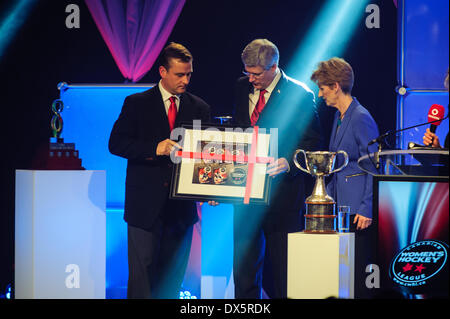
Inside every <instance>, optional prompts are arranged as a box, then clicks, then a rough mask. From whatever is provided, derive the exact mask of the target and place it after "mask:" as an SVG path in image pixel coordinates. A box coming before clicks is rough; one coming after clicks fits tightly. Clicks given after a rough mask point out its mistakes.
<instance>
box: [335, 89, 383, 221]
mask: <svg viewBox="0 0 450 319" xmlns="http://www.w3.org/2000/svg"><path fill="white" fill-rule="evenodd" d="M339 115H340V113H339V112H336V114H335V117H334V122H333V128H332V131H331V137H330V145H329V150H330V151H332V152H336V151H339V150H343V151H345V152H347V154H348V157H349V161H348V165H347V166H346V167H345V168H344V169H343V170H342V171H340V172H338V173H335V174H333V175H331V180H330V182H329V183H328V185H327V192H328V194H329V195H330V196H332V197H333V198H334V199H335V200H336V202H337V205H338V206H340V205H345V206H350V210H351V213H352V214H360V215H362V216H364V217H368V218H372V176H371V175H369V174H367V173H365V172H364V171H362V170H361V169H360V168H359V167H358V163H357V162H358V158H360V157H361V156H363V155H366V154H367V144H368V143H369V142H370V141H371V140H372V139H374V138H376V137H377V136H378V135H379V134H378V127H377V124H376V123H375V121H374V119H373V118H372V116H371V115H370V113H369V112H368V111H367V110H366V109H365V108H364V107H363V106H362V105H361V104H359V102H358V100H356V98H353V102H352V103H351V104H350V106H349V108H348V109H347V112H346V114H345V116H344V119H343V120H342V123H341V125H340V127H339V129H337V123H338V119H339ZM376 148H377V145H376V144H374V145H372V146H371V147H370V148H369V151H370V152H374V151H376ZM343 161H344V158H343V156H342V155H339V156H338V158H337V159H336V163H335V168H337V167H340V166H341V165H342V163H343Z"/></svg>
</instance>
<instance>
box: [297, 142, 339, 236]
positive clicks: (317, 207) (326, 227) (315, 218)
mask: <svg viewBox="0 0 450 319" xmlns="http://www.w3.org/2000/svg"><path fill="white" fill-rule="evenodd" d="M298 153H303V155H304V157H305V164H306V167H307V168H306V169H305V168H303V167H302V166H301V165H300V164H299V163H298V161H297V155H298ZM338 154H342V155H344V158H345V162H344V164H343V165H342V166H341V167H339V168H337V169H335V170H333V168H334V161H335V159H336V156H337V155H338ZM294 163H295V165H296V166H297V167H298V168H299V169H300V170H302V171H304V172H306V173H308V174H311V175H313V176H315V177H316V183H315V185H314V189H313V192H312V194H311V196H309V197H308V198H307V199H306V201H305V203H306V215H305V232H307V233H319V234H334V233H336V223H335V220H336V213H335V207H336V202H335V201H334V199H333V198H332V197H331V196H329V195H328V194H327V191H326V188H325V181H324V179H325V176H328V175H331V174H333V173H336V172H339V171H340V170H342V169H343V168H344V167H345V166H347V164H348V155H347V153H346V152H345V151H338V152H327V151H319V152H305V151H304V150H297V151H295V154H294Z"/></svg>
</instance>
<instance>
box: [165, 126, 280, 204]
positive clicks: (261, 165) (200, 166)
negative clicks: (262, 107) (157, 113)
mask: <svg viewBox="0 0 450 319" xmlns="http://www.w3.org/2000/svg"><path fill="white" fill-rule="evenodd" d="M177 135H178V138H177ZM172 137H173V138H174V139H178V140H179V142H178V143H179V144H180V146H182V151H177V152H174V153H172V154H171V158H172V161H173V162H174V165H173V171H172V182H171V187H170V194H169V197H170V198H171V199H184V200H194V201H200V202H207V201H217V202H231V203H238V204H239V203H241V204H263V205H269V198H270V196H269V194H270V185H271V178H270V177H269V175H268V174H267V164H268V163H269V162H271V161H273V157H270V156H269V154H270V152H271V147H272V146H271V144H272V141H271V134H270V132H266V130H265V129H259V128H257V127H256V128H251V127H250V128H246V129H242V128H235V127H231V126H225V125H222V126H219V125H214V126H212V125H191V124H183V125H182V126H181V127H180V128H179V131H178V133H177V134H175V136H173V132H172ZM180 137H181V139H180ZM254 142H256V149H255V150H254V154H253V155H254V156H253V157H252V156H251V152H252V147H254V146H255V144H254ZM208 154H209V155H210V156H211V157H208ZM180 155H181V156H180ZM188 156H192V157H190V158H189V157H188ZM199 156H201V158H199ZM252 158H253V160H252ZM251 163H253V176H252V181H251V190H250V191H248V190H247V185H248V183H247V177H248V173H249V169H250V164H251ZM246 192H247V202H244V200H245V199H246Z"/></svg>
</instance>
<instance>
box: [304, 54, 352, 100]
mask: <svg viewBox="0 0 450 319" xmlns="http://www.w3.org/2000/svg"><path fill="white" fill-rule="evenodd" d="M311 80H312V81H314V82H315V83H316V84H317V85H318V86H321V85H327V86H332V85H334V84H335V83H339V86H340V87H341V89H342V92H344V93H346V94H350V93H351V92H352V88H353V81H354V75H353V69H352V67H351V66H350V64H348V63H347V61H345V60H344V59H342V58H336V57H334V58H331V59H329V60H327V61H322V62H320V63H319V65H318V67H317V69H316V70H315V71H314V73H313V74H312V75H311Z"/></svg>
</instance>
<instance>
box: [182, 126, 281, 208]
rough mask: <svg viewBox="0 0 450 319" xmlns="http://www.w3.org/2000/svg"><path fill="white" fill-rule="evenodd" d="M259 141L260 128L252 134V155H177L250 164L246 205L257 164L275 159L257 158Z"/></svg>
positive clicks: (255, 129)
mask: <svg viewBox="0 0 450 319" xmlns="http://www.w3.org/2000/svg"><path fill="white" fill-rule="evenodd" d="M257 141H258V126H255V127H253V133H252V144H251V146H250V155H249V156H247V155H230V154H209V153H201V152H184V151H178V152H177V153H176V156H177V157H181V158H191V159H207V160H222V161H233V162H242V163H248V170H247V182H246V183H245V192H244V204H249V203H250V193H251V191H252V181H253V171H254V169H255V164H256V163H258V164H267V163H273V162H274V158H273V157H263V156H256V149H257V147H256V146H257Z"/></svg>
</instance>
